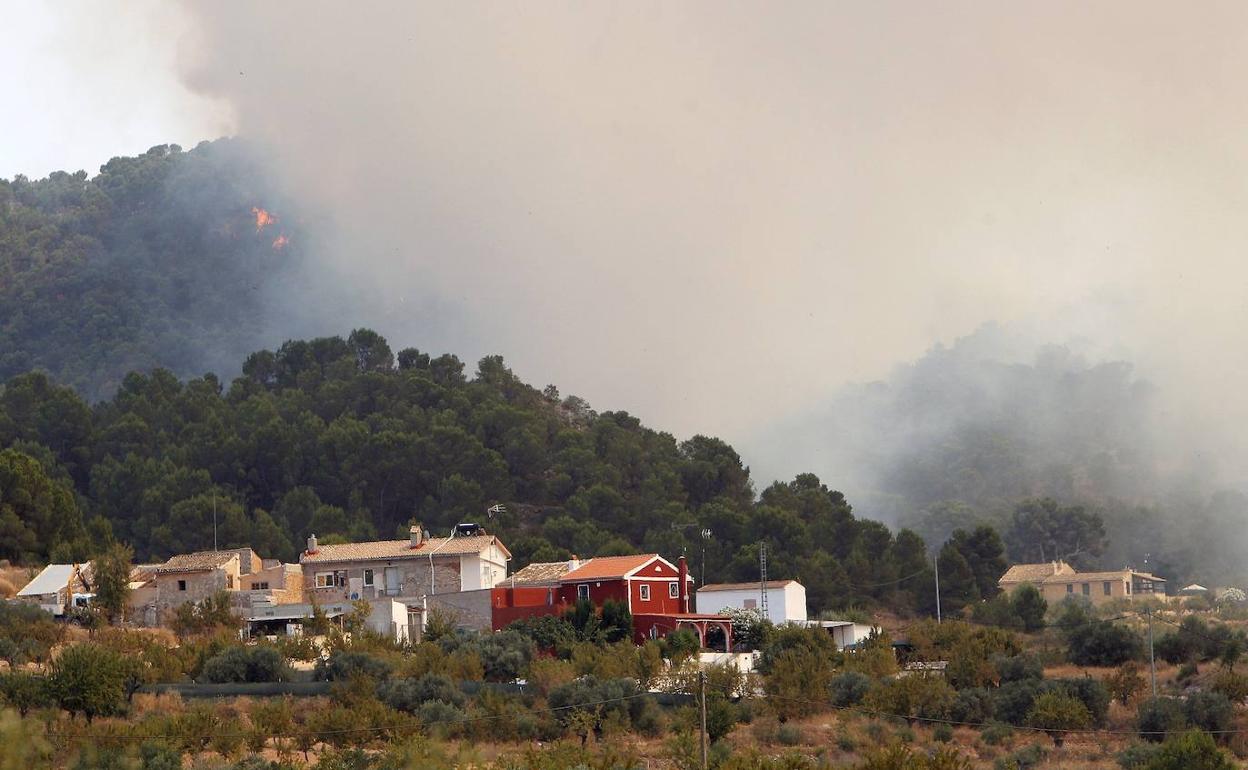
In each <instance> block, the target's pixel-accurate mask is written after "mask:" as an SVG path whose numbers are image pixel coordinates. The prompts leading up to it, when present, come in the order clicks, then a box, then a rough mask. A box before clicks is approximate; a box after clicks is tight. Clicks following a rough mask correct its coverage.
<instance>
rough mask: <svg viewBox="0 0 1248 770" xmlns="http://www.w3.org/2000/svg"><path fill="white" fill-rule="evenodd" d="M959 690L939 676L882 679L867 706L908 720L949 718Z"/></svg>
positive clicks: (866, 702)
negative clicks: (956, 690)
mask: <svg viewBox="0 0 1248 770" xmlns="http://www.w3.org/2000/svg"><path fill="white" fill-rule="evenodd" d="M954 697H955V693H954V690H953V688H952V687H950V686H949V685H948V684H946V683H945V680H944V679H942V678H939V677H934V676H933V677H927V676H904V677H901V678H900V679H888V680H885V681H882V682H879V683H877V684H876V685H875V687H873V688H872V690H871V692H870V693H868V694H867V698H866V700H865V701H864V703H865V704H866V706H867V708H869V709H871V710H872V711H876V712H879V713H881V714H888V715H892V716H900V717H905V718H907V719H911V720H913V719H948V718H949V715H950V713H951V712H952V710H953V701H954Z"/></svg>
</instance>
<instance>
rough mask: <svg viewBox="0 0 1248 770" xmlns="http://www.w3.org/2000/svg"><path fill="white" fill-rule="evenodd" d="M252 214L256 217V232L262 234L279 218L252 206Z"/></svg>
mask: <svg viewBox="0 0 1248 770" xmlns="http://www.w3.org/2000/svg"><path fill="white" fill-rule="evenodd" d="M251 213H252V214H254V215H255V217H256V232H260V231H261V230H263V229H264V228H266V227H268V226H269V225H271V224H273V223H274V222H276V221H277V217H275V216H273V215H272V214H270V213H269V212H267V211H265V210H264V209H262V208H260V207H258V206H252V208H251Z"/></svg>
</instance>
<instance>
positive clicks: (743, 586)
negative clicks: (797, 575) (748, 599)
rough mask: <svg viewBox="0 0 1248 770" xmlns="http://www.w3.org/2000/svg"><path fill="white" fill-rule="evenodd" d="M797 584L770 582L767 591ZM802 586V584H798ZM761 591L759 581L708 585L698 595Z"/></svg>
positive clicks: (786, 581) (783, 581) (794, 581)
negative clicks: (719, 592)
mask: <svg viewBox="0 0 1248 770" xmlns="http://www.w3.org/2000/svg"><path fill="white" fill-rule="evenodd" d="M794 583H797V581H796V580H768V581H767V590H768V591H771V590H773V589H777V588H784V587H785V586H787V585H792V584H794ZM798 585H800V583H799V584H798ZM759 589H760V586H759V581H757V580H755V581H754V582H753V583H707V584H706V585H704V586H702V587H701V588H699V589H698V593H702V592H703V591H758V590H759Z"/></svg>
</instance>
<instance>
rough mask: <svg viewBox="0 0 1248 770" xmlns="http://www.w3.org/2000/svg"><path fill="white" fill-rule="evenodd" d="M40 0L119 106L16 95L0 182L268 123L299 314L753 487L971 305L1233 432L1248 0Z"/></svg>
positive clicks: (1205, 435)
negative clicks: (704, 438) (818, 416)
mask: <svg viewBox="0 0 1248 770" xmlns="http://www.w3.org/2000/svg"><path fill="white" fill-rule="evenodd" d="M56 9H57V10H55V11H49V12H48V13H49V14H51V15H52V16H54V17H55V24H57V25H60V28H63V29H64V30H65V34H66V35H67V36H68V37H66V38H64V39H81V37H80V36H81V35H83V34H85V32H84V31H93V32H95V33H97V34H104V35H107V40H108V43H107V45H103V44H100V45H99V47H94V48H92V49H89V50H83V49H82V48H81V47H77V46H70V45H68V44H64V45H63V44H59V43H57V44H54V45H52V46H51V48H49V49H45V50H41V51H39V52H32V53H31V55H35V54H36V53H37V54H38V56H42V57H45V58H46V59H47V60H48V61H53V62H58V63H59V64H58V66H60V67H62V68H68V69H69V70H70V71H75V72H80V73H90V77H91V78H94V80H91V81H90V82H91V83H93V84H94V85H93V88H95V89H106V88H107V87H108V86H109V85H110V84H117V85H119V86H121V85H124V86H125V88H124V90H117V91H116V93H117V94H118V96H117V101H120V102H122V103H124V104H126V106H127V109H126V110H124V111H119V110H118V109H117V104H114V103H113V100H102V99H88V100H84V101H81V102H77V101H75V102H73V103H72V109H67V108H65V107H61V108H60V109H49V110H41V109H39V108H37V107H36V108H34V109H33V110H32V112H31V115H30V121H29V122H28V123H25V124H24V126H25V127H24V128H23V129H22V131H21V133H19V134H18V135H17V141H13V140H10V141H6V142H4V143H2V144H3V145H4V146H3V147H0V173H4V174H6V175H8V174H11V173H13V172H15V171H24V172H26V173H34V174H42V173H46V171H48V170H50V168H51V167H49V166H48V162H49V161H48V158H52V157H60V158H62V159H63V160H62V161H61V163H60V165H61V166H65V167H73V166H75V165H82V166H86V167H88V168H90V169H91V170H94V169H93V168H92V166H91V164H92V163H96V164H98V163H99V162H102V161H103V160H105V159H106V158H107V156H108V155H111V154H121V153H123V152H134V151H138V150H141V149H143V148H141V147H136V146H134V141H133V140H132V139H130V138H128V137H136V138H137V137H142V138H143V140H144V141H148V142H149V143H151V144H155V143H159V142H168V141H182V142H183V143H187V140H186V139H184V138H183V137H184V136H186V135H187V134H190V135H192V137H193V138H211V137H214V136H217V135H219V134H221V133H223V132H228V133H235V134H239V135H243V136H246V137H248V138H250V139H252V140H254V141H257V142H260V143H262V145H263V146H264V147H265V148H266V150H267V152H268V154H269V157H270V159H271V161H272V173H274V174H277V175H281V176H282V177H283V178H285V179H286V180H288V183H289V184H290V185H291V186H292V188H293V189H296V190H299V191H300V194H302V195H305V196H307V198H308V200H309V201H310V202H311V204H312V205H314V206H315V207H317V208H318V209H319V210H322V211H324V212H326V216H327V220H326V222H325V223H324V229H323V232H324V240H323V242H321V243H319V244H318V247H319V251H320V256H321V258H322V259H323V260H325V261H326V264H328V265H330V266H332V268H333V270H332V273H330V272H329V271H327V275H332V276H333V278H332V280H334V281H341V282H347V283H348V284H349V285H351V286H352V287H353V288H355V289H358V290H359V291H361V292H363V293H364V295H365V296H366V297H367V298H368V300H367V302H363V303H353V304H350V305H346V304H343V305H327V306H325V307H324V308H323V309H322V312H320V313H319V318H318V320H317V322H316V325H317V327H318V328H316V329H311V330H309V329H291V330H290V332H289V334H291V335H294V334H296V333H309V332H322V333H344V332H346V331H348V330H349V329H350V328H351V327H354V326H360V325H372V326H374V327H376V328H378V330H379V331H382V332H383V333H384V334H386V335H387V336H388V337H389V338H390V339H391V340H392V342H394V343H395V344H396V345H398V346H406V345H415V346H417V347H420V348H421V349H424V350H432V351H436V352H441V351H444V350H446V351H452V352H456V353H457V354H459V355H460V356H461V357H463V358H465V359H468V360H473V359H475V357H477V356H480V355H483V354H485V353H491V352H498V353H502V354H503V355H504V356H505V357H506V359H507V360H508V362H509V363H510V365H511V366H512V367H513V368H514V369H515V370H516V371H517V373H518V374H520V375H521V376H522V377H523V378H525V379H526V380H529V381H532V382H534V383H535V384H538V385H539V386H540V385H542V384H544V383H545V382H554V383H556V384H558V385H559V387H560V389H561V390H562V391H563V392H564V393H565V394H568V393H575V394H577V395H580V396H583V397H585V398H587V399H588V400H589V401H590V402H591V403H592V404H593V405H594V406H596V407H599V408H610V409H627V410H629V411H631V412H634V413H636V414H638V415H639V416H640V417H642V418H643V419H644V420H645V421H646V422H647V423H649V424H652V425H654V426H656V427H660V428H663V429H666V430H670V431H672V432H674V433H676V434H677V435H678V436H681V437H684V436H687V435H690V434H692V433H711V434H717V435H720V436H722V437H724V438H726V439H727V440H729V441H731V442H733V443H734V444H735V445H737V446H738V448H739V449H742V451H743V454H744V455H745V459H746V461H747V463H749V464H751V465H753V466H754V468H755V470H756V476H759V477H761V480H762V481H766V480H768V479H769V478H771V477H773V476H777V475H779V476H787V475H791V474H792V473H794V472H797V471H800V470H815V471H817V472H820V473H821V475H825V476H826V477H827V478H828V479H829V481H830V483H833V484H836V483H837V471H838V469H837V468H836V467H830V466H829V465H827V464H826V463H830V462H831V461H830V460H825V459H823V457H822V456H820V455H819V454H818V451H817V449H815V450H812V451H813V453H814V454H813V456H812V454H810V453H805V452H803V453H800V454H799V453H797V452H794V451H791V450H787V451H786V448H785V446H784V442H777V441H775V440H774V437H772V438H767V439H763V438H760V436H764V435H765V434H767V433H768V429H769V427H770V426H773V425H776V424H784V425H800V424H801V419H802V415H805V414H808V413H813V412H815V411H817V410H819V409H820V408H822V406H823V405H824V404H825V403H826V402H827V401H828V400H829V399H830V397H831V395H832V393H834V392H835V391H836V390H837V389H838V388H840V387H841V386H843V385H844V384H845V383H847V382H853V381H863V380H871V379H875V378H879V377H882V376H885V375H886V374H887V373H888V372H889V371H890V370H891V369H892V368H893V367H895V366H896V365H898V364H899V363H901V362H904V361H908V360H912V359H914V358H916V357H917V356H919V355H921V354H922V353H923V352H924V351H925V350H926V349H928V348H929V347H930V346H932V345H933V344H935V343H937V342H941V341H945V342H948V341H951V340H953V339H955V338H957V337H959V336H962V335H965V334H968V333H971V332H972V331H973V330H975V329H976V328H977V327H979V326H980V325H981V324H983V323H984V322H988V321H996V322H999V323H1002V324H1005V325H1007V326H1011V327H1013V326H1018V327H1025V328H1026V329H1027V330H1028V336H1029V337H1030V336H1032V335H1034V336H1035V338H1037V339H1038V341H1039V342H1059V343H1060V342H1066V341H1069V340H1079V341H1080V343H1079V344H1080V345H1081V346H1082V348H1083V349H1085V350H1092V351H1095V352H1096V355H1097V356H1105V357H1122V358H1126V359H1128V360H1131V361H1133V362H1135V364H1136V366H1137V370H1138V371H1139V372H1140V373H1141V374H1142V375H1143V376H1145V377H1147V378H1148V379H1149V380H1151V381H1152V382H1154V383H1155V384H1156V385H1157V386H1158V388H1159V391H1160V392H1161V393H1162V394H1164V395H1163V401H1164V403H1165V405H1166V406H1165V408H1166V410H1167V411H1168V412H1169V413H1171V414H1177V415H1182V416H1183V419H1182V423H1183V424H1184V426H1185V432H1186V435H1185V436H1184V438H1183V440H1182V441H1181V442H1179V441H1178V439H1177V438H1176V442H1178V443H1181V444H1182V445H1183V446H1185V447H1189V446H1190V447H1196V446H1203V447H1219V448H1220V451H1223V450H1224V451H1226V452H1232V451H1233V450H1232V448H1231V447H1232V445H1233V444H1234V442H1233V440H1231V439H1226V438H1225V437H1226V436H1227V435H1228V434H1230V433H1232V431H1227V430H1225V429H1224V426H1228V425H1229V426H1233V425H1235V424H1236V423H1238V422H1240V421H1242V420H1243V419H1244V418H1245V417H1248V414H1245V412H1248V409H1245V405H1244V399H1242V398H1240V397H1239V393H1238V391H1239V390H1240V385H1239V383H1241V382H1242V381H1243V376H1244V374H1245V373H1246V372H1248V345H1246V344H1245V342H1246V340H1245V334H1244V329H1245V323H1244V322H1245V320H1248V310H1246V308H1245V301H1244V297H1245V278H1246V276H1248V270H1246V269H1245V267H1244V259H1243V256H1242V245H1241V244H1242V243H1244V240H1245V239H1244V235H1245V229H1246V227H1245V221H1246V220H1245V218H1244V217H1243V215H1242V209H1243V206H1244V204H1245V191H1244V184H1245V182H1244V180H1245V179H1248V173H1245V172H1246V171H1248V169H1246V168H1245V166H1246V164H1248V131H1245V123H1246V122H1248V120H1246V118H1248V103H1246V102H1245V96H1248V93H1246V90H1248V89H1246V86H1245V81H1244V78H1243V75H1242V73H1243V72H1245V71H1248V46H1245V45H1244V40H1243V38H1244V37H1245V33H1244V32H1243V30H1248V8H1245V7H1243V6H1242V5H1240V4H1231V3H1225V4H1213V3H1207V4H1202V5H1201V6H1199V8H1192V7H1182V8H1180V7H1178V6H1175V5H1173V4H1164V3H1141V2H1131V3H1126V2H1121V3H1100V4H1096V5H1094V6H1090V5H1088V4H1085V3H1073V2H1070V3H1058V2H1055V3H1045V4H1035V5H1033V6H1031V7H1024V6H1022V5H1019V4H992V3H970V2H965V3H945V4H941V5H940V6H939V7H937V6H932V5H927V4H917V3H897V2H876V3H828V2H811V3H787V4H784V5H783V6H775V5H764V4H761V3H754V4H743V3H724V2H715V3H710V2H703V3H697V2H690V3H681V4H670V3H628V4H623V3H620V4H592V5H591V4H584V3H564V4H557V3H543V4H493V3H491V4H486V3H474V2H465V3H456V4H452V5H447V4H439V5H423V4H421V5H416V4H402V5H398V4H384V5H383V4H378V5H375V6H363V7H361V6H360V5H358V4H350V5H348V4H329V3H322V4H309V3H303V2H300V3H294V2H285V3H283V2H272V3H265V4H251V3H242V2H218V3H212V4H207V3H186V4H185V5H184V6H182V13H181V14H175V13H173V12H171V11H170V10H168V9H158V7H157V6H155V5H149V6H133V5H128V6H126V8H125V10H124V11H123V10H117V11H116V13H119V14H124V16H122V17H120V18H117V19H115V20H114V19H113V18H112V17H111V16H110V17H108V21H109V23H108V24H107V25H106V26H107V32H104V31H102V30H101V29H100V27H101V16H102V14H101V13H99V12H95V13H93V14H92V15H90V16H88V17H83V16H81V15H80V13H81V12H83V11H84V7H77V8H74V7H69V8H68V9H67V8H66V7H65V6H59V5H58V6H56ZM114 21H115V23H113V22H114ZM103 49H107V51H105V50H103ZM113 49H116V50H118V51H128V52H130V53H129V54H128V55H127V57H125V59H126V61H130V62H131V63H130V64H125V63H124V62H122V63H120V64H117V66H110V67H105V68H102V69H101V68H99V67H97V66H96V64H97V63H98V62H99V61H104V60H107V59H109V58H110V57H109V54H108V51H112V50H113ZM24 71H25V72H26V73H27V79H28V81H29V82H27V83H26V84H25V85H23V86H18V91H19V92H20V93H38V92H42V91H43V87H42V86H40V85H39V84H40V82H41V78H47V79H49V80H50V85H55V84H56V83H58V82H61V80H58V79H57V78H58V76H56V75H55V72H59V71H63V70H54V71H53V73H52V74H48V73H47V72H45V71H44V68H43V67H32V66H27V67H25V69H24ZM144 83H152V84H154V85H155V86H156V87H154V88H152V89H149V90H144V89H142V88H136V85H137V84H144ZM4 88H5V90H6V91H7V90H8V88H9V87H4ZM136 90H138V91H141V92H142V94H141V95H140V96H136V94H135V91H136ZM105 92H106V91H105ZM6 95H7V94H6ZM27 103H28V104H29V103H31V102H27ZM135 105H138V106H140V107H142V110H141V111H140V112H139V113H135V112H134V111H133V110H131V109H129V107H132V106H135ZM136 115H137V117H136ZM68 121H74V122H76V123H77V122H81V123H82V124H83V125H85V126H89V127H91V129H92V130H91V131H90V132H89V133H90V134H91V135H92V139H91V141H90V143H89V147H90V148H91V149H90V152H93V153H96V154H95V158H94V160H88V159H85V158H84V150H83V148H82V147H78V146H76V143H75V142H73V141H66V140H65V137H66V136H72V135H67V134H65V133H64V132H63V131H62V132H59V133H58V132H57V131H52V130H50V129H49V127H52V128H55V127H58V126H62V125H63V124H65V123H67V122H68ZM136 122H137V124H139V125H140V126H141V127H142V128H143V130H137V129H134V128H133V125H132V124H135V123H136ZM153 128H155V129H158V131H156V133H161V134H162V136H159V137H156V136H152V134H153V131H152V129H153ZM165 133H167V134H170V135H169V136H164V135H163V134H165ZM147 137H152V138H150V139H148V138H147ZM49 143H55V145H56V146H49ZM58 153H59V154H58ZM299 299H300V298H299V297H291V300H292V301H293V302H294V303H295V304H297V303H298V302H299ZM279 341H280V340H279ZM1029 354H1030V352H1029V351H1020V355H1022V356H1026V355H1029ZM796 429H797V428H795V430H796ZM1192 436H1199V440H1195V439H1192V438H1191V437H1192ZM863 439H864V437H854V440H863ZM838 440H845V439H844V437H828V441H829V442H834V441H838ZM1226 441H1231V442H1232V443H1231V444H1228V443H1225V442H1226ZM1191 451H1195V450H1194V449H1193V450H1191ZM821 463H823V464H822V465H821Z"/></svg>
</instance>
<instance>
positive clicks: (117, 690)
mask: <svg viewBox="0 0 1248 770" xmlns="http://www.w3.org/2000/svg"><path fill="white" fill-rule="evenodd" d="M129 673H130V666H129V665H128V662H127V661H126V659H125V658H123V657H122V656H120V655H118V654H117V653H115V652H113V651H111V650H107V649H105V648H103V647H100V646H99V645H95V644H76V645H73V646H72V647H69V648H67V649H66V650H64V651H63V652H62V653H61V654H60V656H59V657H58V658H57V659H56V660H55V661H53V663H52V673H51V675H49V677H48V691H49V693H50V694H51V695H52V697H53V698H55V699H56V702H57V704H58V705H59V706H60V707H61V708H62V709H64V710H65V711H68V712H69V713H70V714H79V713H80V714H82V715H83V716H85V717H86V718H87V721H88V722H90V721H91V720H92V719H94V718H95V717H97V716H113V715H115V714H120V713H122V712H123V711H125V708H126V686H127V678H128V677H129Z"/></svg>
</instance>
